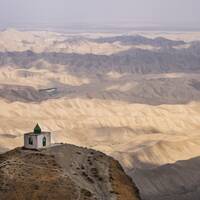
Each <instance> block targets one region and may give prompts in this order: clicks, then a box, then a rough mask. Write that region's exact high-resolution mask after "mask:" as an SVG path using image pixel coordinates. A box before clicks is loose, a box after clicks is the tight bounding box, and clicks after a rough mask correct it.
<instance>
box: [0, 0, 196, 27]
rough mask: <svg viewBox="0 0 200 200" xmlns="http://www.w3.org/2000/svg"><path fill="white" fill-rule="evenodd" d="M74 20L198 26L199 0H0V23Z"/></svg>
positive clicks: (53, 24)
mask: <svg viewBox="0 0 200 200" xmlns="http://www.w3.org/2000/svg"><path fill="white" fill-rule="evenodd" d="M74 22H76V23H79V22H81V23H82V22H85V23H94V24H95V23H96V24H98V23H100V22H101V23H111V22H114V23H119V24H120V23H121V24H122V22H132V25H143V24H147V25H151V24H159V25H162V26H166V25H168V26H169V25H178V26H193V27H194V26H195V25H196V26H197V27H200V23H199V22H200V0H0V26H6V27H12V26H17V25H29V26H31V25H40V24H48V25H52V26H55V25H59V26H65V25H67V24H69V23H74Z"/></svg>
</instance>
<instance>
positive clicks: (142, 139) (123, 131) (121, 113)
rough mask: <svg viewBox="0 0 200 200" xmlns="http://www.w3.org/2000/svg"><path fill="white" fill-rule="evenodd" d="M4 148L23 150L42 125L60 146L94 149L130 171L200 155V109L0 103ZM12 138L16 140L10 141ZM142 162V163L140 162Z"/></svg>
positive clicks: (103, 103) (111, 103) (71, 102)
mask: <svg viewBox="0 0 200 200" xmlns="http://www.w3.org/2000/svg"><path fill="white" fill-rule="evenodd" d="M0 109H1V113H0V117H1V120H0V133H1V134H0V145H1V146H2V147H9V148H13V147H15V146H18V145H22V142H23V133H24V132H26V131H30V130H31V129H32V128H33V126H34V125H35V123H36V122H39V123H40V124H41V126H42V127H43V129H45V130H51V131H52V132H53V133H54V141H55V142H68V143H74V144H78V145H82V146H89V147H92V148H95V149H98V150H101V151H104V152H106V153H108V154H110V155H113V156H115V157H116V158H118V159H119V160H120V161H121V162H122V164H123V165H124V166H125V167H127V168H128V169H132V167H133V166H134V167H145V165H143V164H142V163H147V164H148V163H151V164H156V165H161V164H165V163H168V162H174V161H176V160H180V159H188V158H191V157H194V156H197V155H199V154H200V150H199V148H198V147H199V144H200V136H199V133H200V132H199V130H200V114H199V113H200V104H199V103H191V104H189V105H162V106H148V105H139V104H128V103H125V102H115V101H109V100H106V101H103V100H97V99H93V100H83V99H72V100H67V99H64V98H63V99H59V100H48V101H45V102H43V103H40V104H34V103H19V102H15V103H7V102H5V101H4V100H1V101H0ZM6 134H11V135H13V136H16V138H15V137H10V136H7V135H6ZM138 160H139V161H138Z"/></svg>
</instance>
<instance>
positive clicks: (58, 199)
mask: <svg viewBox="0 0 200 200" xmlns="http://www.w3.org/2000/svg"><path fill="white" fill-rule="evenodd" d="M0 197H1V198H0V199H1V200H8V199H9V200H17V199H20V200H26V199H32V200H42V199H49V200H62V199H63V200H64V199H65V200H66V199H67V200H76V199H77V200H124V199H126V200H139V199H140V198H139V193H138V190H137V188H136V186H135V185H134V183H133V182H132V180H131V179H130V178H129V177H128V176H127V175H126V174H125V173H124V171H123V169H122V167H121V166H120V164H119V163H118V162H117V161H116V160H114V159H112V158H111V157H108V156H106V155H105V154H103V153H100V152H97V151H94V150H90V149H86V148H80V147H77V146H73V145H58V146H54V147H51V148H49V149H45V150H40V151H31V150H25V149H23V148H17V149H15V150H12V151H10V152H7V153H5V154H1V155H0Z"/></svg>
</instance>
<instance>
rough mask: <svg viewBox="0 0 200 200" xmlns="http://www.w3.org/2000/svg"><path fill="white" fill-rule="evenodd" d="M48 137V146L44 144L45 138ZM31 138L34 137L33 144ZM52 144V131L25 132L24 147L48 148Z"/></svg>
mask: <svg viewBox="0 0 200 200" xmlns="http://www.w3.org/2000/svg"><path fill="white" fill-rule="evenodd" d="M44 137H45V138H46V146H43V139H44ZM29 138H32V140H33V144H32V145H30V144H29ZM50 145H51V133H49V132H43V133H41V134H34V133H30V134H25V135H24V147H25V148H28V149H39V148H46V147H48V146H50Z"/></svg>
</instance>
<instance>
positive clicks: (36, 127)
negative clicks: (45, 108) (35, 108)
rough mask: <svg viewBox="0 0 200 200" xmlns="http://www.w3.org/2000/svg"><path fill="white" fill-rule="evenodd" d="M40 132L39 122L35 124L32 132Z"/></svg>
mask: <svg viewBox="0 0 200 200" xmlns="http://www.w3.org/2000/svg"><path fill="white" fill-rule="evenodd" d="M41 132H42V130H41V128H40V126H39V124H37V125H36V126H35V128H34V133H36V134H40V133H41Z"/></svg>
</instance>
